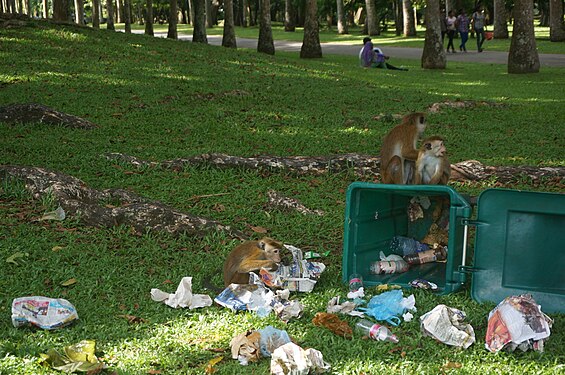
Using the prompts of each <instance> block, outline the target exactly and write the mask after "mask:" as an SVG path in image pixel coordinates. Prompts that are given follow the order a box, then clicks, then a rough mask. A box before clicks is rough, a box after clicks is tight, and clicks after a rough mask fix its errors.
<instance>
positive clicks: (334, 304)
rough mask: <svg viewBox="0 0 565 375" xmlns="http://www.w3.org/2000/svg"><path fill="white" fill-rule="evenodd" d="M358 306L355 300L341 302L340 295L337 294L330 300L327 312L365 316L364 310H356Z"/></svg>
mask: <svg viewBox="0 0 565 375" xmlns="http://www.w3.org/2000/svg"><path fill="white" fill-rule="evenodd" d="M356 307H357V304H356V303H355V302H352V301H345V302H342V303H340V298H339V296H335V297H334V298H332V299H331V300H329V302H328V305H327V307H326V312H328V313H330V314H336V313H341V314H347V315H351V316H358V317H363V316H365V314H364V313H363V312H361V311H357V310H355V308H356Z"/></svg>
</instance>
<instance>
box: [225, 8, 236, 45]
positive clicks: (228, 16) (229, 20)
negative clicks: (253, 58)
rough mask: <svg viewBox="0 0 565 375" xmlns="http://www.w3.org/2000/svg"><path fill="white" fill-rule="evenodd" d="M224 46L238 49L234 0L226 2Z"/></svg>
mask: <svg viewBox="0 0 565 375" xmlns="http://www.w3.org/2000/svg"><path fill="white" fill-rule="evenodd" d="M222 46H224V47H228V48H237V40H236V38H235V25H234V20H233V1H232V0H224V36H223V38H222Z"/></svg>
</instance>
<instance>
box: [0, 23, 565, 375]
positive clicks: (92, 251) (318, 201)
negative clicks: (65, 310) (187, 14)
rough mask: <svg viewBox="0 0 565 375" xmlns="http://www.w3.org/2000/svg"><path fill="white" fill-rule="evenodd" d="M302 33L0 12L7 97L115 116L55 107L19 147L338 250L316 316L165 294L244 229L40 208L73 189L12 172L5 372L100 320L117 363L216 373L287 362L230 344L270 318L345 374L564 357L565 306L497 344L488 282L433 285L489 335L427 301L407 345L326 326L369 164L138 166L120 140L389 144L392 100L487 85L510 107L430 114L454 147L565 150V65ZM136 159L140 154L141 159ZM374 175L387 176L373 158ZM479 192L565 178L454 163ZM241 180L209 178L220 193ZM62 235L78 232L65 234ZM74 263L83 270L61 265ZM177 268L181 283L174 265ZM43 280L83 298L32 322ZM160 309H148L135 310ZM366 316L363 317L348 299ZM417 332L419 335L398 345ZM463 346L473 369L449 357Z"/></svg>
mask: <svg viewBox="0 0 565 375" xmlns="http://www.w3.org/2000/svg"><path fill="white" fill-rule="evenodd" d="M297 55H298V54H297V53H284V52H277V55H276V56H274V57H273V56H266V55H263V54H257V53H255V52H253V51H243V50H237V51H233V50H228V49H224V48H221V47H215V46H208V45H198V44H191V43H180V42H177V41H172V40H162V39H159V38H150V37H146V36H143V35H125V34H122V33H113V32H109V31H105V30H103V31H94V30H89V29H83V28H81V29H78V28H72V27H56V28H50V27H44V25H43V24H41V23H36V24H35V27H25V28H13V29H1V30H0V60H1V61H2V64H0V105H6V104H9V103H17V102H39V103H42V104H45V105H49V106H51V107H54V108H55V109H57V110H60V111H63V112H67V113H71V114H74V115H77V116H80V117H84V118H87V119H89V120H90V121H93V122H95V123H97V124H99V126H100V127H99V128H98V129H96V130H93V131H84V130H71V129H66V128H61V127H49V126H45V125H40V124H26V125H16V126H7V125H5V124H1V125H0V163H1V164H19V165H34V166H39V167H48V168H53V169H56V170H59V171H62V172H65V173H68V174H71V175H73V176H76V177H78V178H80V179H83V180H84V181H85V182H86V183H87V184H88V185H89V186H92V187H94V188H98V189H106V188H124V189H130V190H132V191H134V192H136V193H138V194H140V195H142V196H145V197H148V198H150V199H158V200H161V201H163V202H165V203H167V204H169V205H171V206H172V207H174V208H175V209H178V210H180V211H186V212H190V213H192V214H195V215H201V216H206V217H211V218H213V219H216V220H219V221H221V222H223V223H226V224H230V225H233V226H234V227H235V228H237V229H239V230H243V231H245V232H247V233H249V234H253V233H252V231H251V229H250V227H251V226H261V227H264V228H267V229H268V230H269V235H271V236H273V237H275V238H278V239H280V240H282V241H284V242H286V243H291V244H294V245H296V246H299V247H301V248H302V249H304V250H316V251H323V250H330V251H331V255H330V256H329V257H328V258H326V259H325V260H324V262H325V263H326V264H327V266H328V269H327V271H326V273H324V274H323V276H322V278H321V280H320V282H319V283H318V284H317V286H316V289H315V291H314V292H313V293H312V294H309V295H299V296H296V298H299V299H300V300H301V301H302V302H303V303H304V305H305V312H304V316H303V317H302V318H301V319H299V320H294V321H291V322H290V323H289V324H287V325H285V324H283V323H282V322H281V321H278V320H277V319H275V318H274V317H269V318H267V319H266V320H261V319H259V318H257V317H255V316H254V315H252V314H247V313H239V314H233V313H231V312H230V311H227V310H225V309H222V308H219V307H217V306H214V307H210V308H206V309H202V310H193V311H190V310H174V309H171V308H168V307H167V306H165V305H162V304H159V303H156V302H153V301H151V300H150V298H149V291H150V290H151V288H160V289H163V290H166V291H170V292H172V291H174V289H175V288H176V285H177V283H178V282H179V281H180V278H181V277H183V276H193V277H194V280H193V282H194V291H195V292H196V293H202V292H203V289H202V278H203V277H204V276H205V275H213V278H212V280H213V282H215V283H216V284H220V283H221V276H220V275H219V270H220V269H221V266H222V257H223V256H225V255H226V254H227V253H228V252H229V251H230V250H231V249H232V248H233V246H234V244H235V243H237V241H235V240H232V239H230V238H227V237H225V236H224V235H222V234H221V233H214V234H210V235H208V236H206V237H204V238H197V237H193V236H180V237H177V238H173V237H170V236H167V235H163V234H155V233H145V234H137V233H134V232H133V231H131V230H130V228H125V227H119V228H111V229H102V228H98V229H97V228H89V227H84V226H82V225H80V223H79V222H78V221H77V220H76V219H75V218H70V219H68V220H65V221H64V222H62V223H59V224H58V223H52V222H36V221H33V220H34V219H37V218H38V217H40V216H41V215H42V214H43V213H44V212H45V211H48V210H52V209H53V208H55V207H54V202H51V201H49V200H48V199H44V200H33V199H32V198H31V197H30V196H29V194H27V193H26V191H25V190H24V186H23V185H22V183H21V182H18V181H5V182H3V183H2V185H0V224H1V225H0V240H1V241H0V260H1V259H4V260H5V259H7V258H8V257H10V256H11V255H12V254H14V253H16V252H18V251H21V252H24V253H28V254H29V255H28V256H27V257H25V258H23V259H22V260H20V262H19V265H17V266H16V265H11V264H10V265H9V264H6V265H4V266H2V267H0V315H2V316H3V319H1V320H0V332H1V333H2V334H1V335H0V374H50V373H53V371H51V370H50V369H48V368H45V367H42V366H41V365H40V364H39V355H40V353H45V352H47V350H48V349H49V348H57V349H62V347H63V346H66V345H70V344H73V343H76V342H78V341H80V340H83V339H93V340H96V342H97V354H98V355H99V356H100V357H102V359H103V360H104V361H105V362H106V363H107V364H108V365H109V370H108V371H107V373H109V374H110V373H112V372H113V371H116V372H117V373H119V374H145V373H148V372H149V371H150V370H160V371H161V373H163V374H201V373H203V372H204V369H205V366H206V364H207V362H208V361H209V360H210V359H212V358H214V357H216V356H218V355H219V354H218V353H216V352H215V351H212V350H210V349H225V350H226V352H224V353H221V354H220V355H224V357H225V358H224V360H223V361H222V362H220V363H219V364H218V365H217V366H216V367H217V369H218V372H217V373H219V374H237V373H257V374H263V373H267V372H268V366H269V361H268V360H265V359H264V360H262V361H261V362H259V363H258V364H253V365H251V366H249V367H248V368H242V367H240V365H239V364H238V362H237V361H235V360H232V359H230V358H229V357H230V353H229V342H230V340H231V338H232V337H233V336H234V335H236V334H238V333H240V332H243V331H245V330H247V329H250V328H263V327H265V326H266V325H268V324H271V325H274V326H276V327H278V328H281V329H285V330H287V331H288V332H289V334H290V335H291V336H292V337H293V338H294V339H295V340H296V341H297V342H298V343H299V344H300V345H302V346H303V347H305V348H306V347H313V348H316V349H318V350H320V351H321V352H322V353H323V354H324V358H325V359H326V360H327V361H328V362H330V363H331V365H332V368H333V370H334V372H335V373H339V374H361V373H366V374H375V373H387V374H388V373H393V374H432V373H433V374H437V373H444V372H445V373H463V374H476V373H484V374H500V373H505V374H506V373H536V374H538V373H539V374H558V373H563V371H564V370H565V369H564V368H563V363H564V362H565V350H564V349H563V348H564V347H565V345H564V344H565V342H564V341H565V335H564V334H563V329H564V327H565V319H564V316H563V315H559V314H552V315H551V316H552V317H553V318H554V319H555V324H554V327H553V332H552V336H551V338H550V339H549V341H548V342H547V344H546V347H545V353H543V354H539V353H533V352H528V353H513V354H508V353H499V354H497V355H493V354H490V353H488V352H487V351H486V350H485V349H484V336H485V331H486V318H487V314H488V312H489V311H490V309H491V308H492V307H493V305H494V304H492V303H487V304H478V303H476V302H474V301H472V300H471V298H470V296H469V290H468V285H466V286H465V288H463V290H462V291H461V292H458V293H456V294H453V295H449V296H443V297H442V296H435V295H430V294H429V293H426V292H423V291H414V292H413V291H410V292H411V293H412V292H413V293H414V294H415V295H416V301H417V307H418V313H417V314H416V317H418V316H419V315H420V314H422V313H424V312H427V311H429V310H431V309H432V308H433V307H434V306H436V305H437V304H439V303H444V304H447V305H449V306H453V307H457V308H460V309H462V310H464V311H465V312H466V313H467V315H468V320H469V322H470V323H471V324H472V325H473V326H474V327H475V330H476V335H477V342H476V343H475V344H474V345H473V346H471V347H470V348H469V349H468V350H465V351H462V350H457V349H454V348H450V347H447V346H444V345H442V344H439V343H436V342H434V340H432V339H430V338H423V337H422V336H421V334H420V333H419V327H418V323H417V319H416V320H414V321H413V322H410V323H403V324H402V325H401V326H400V327H399V328H396V329H394V331H395V333H396V334H397V335H398V336H399V338H400V340H401V341H400V344H399V345H398V346H395V345H393V344H387V343H376V342H368V341H363V340H360V339H359V337H358V336H356V338H355V339H354V340H353V341H348V340H344V339H341V338H339V337H336V336H334V335H333V334H331V333H330V332H328V331H326V330H324V329H322V328H319V327H315V326H313V325H312V324H311V320H312V318H313V316H314V315H315V313H316V312H318V311H322V310H324V309H325V306H326V303H327V301H328V300H329V299H330V298H331V297H333V296H334V295H337V294H341V295H345V291H346V290H345V287H344V286H343V285H342V284H341V281H340V280H341V276H340V275H341V248H342V236H343V214H344V210H345V190H346V189H347V186H348V185H349V184H350V183H351V182H353V181H355V180H356V179H357V178H356V177H355V176H353V175H352V174H351V173H348V172H344V173H339V174H331V175H327V176H317V177H313V176H305V177H293V176H291V175H286V174H277V173H265V172H256V171H244V170H237V169H232V170H218V169H214V168H208V167H191V168H186V169H185V170H183V171H176V172H173V171H167V170H162V169H150V168H149V169H144V170H141V171H137V170H134V169H132V168H130V167H128V166H125V165H123V164H116V163H111V162H108V161H107V160H105V159H104V158H102V157H101V154H103V153H105V152H122V153H126V154H131V155H135V156H138V157H140V158H143V159H148V160H155V161H159V160H165V159H172V158H179V157H186V156H191V155H197V154H201V153H205V152H222V153H227V154H233V155H241V156H252V155H260V154H272V155H283V156H284V155H329V154H334V153H353V152H358V153H368V154H377V153H378V150H379V147H380V140H381V139H382V137H383V135H384V134H385V133H386V132H387V131H388V129H390V127H391V126H393V125H394V122H393V121H377V120H375V119H374V116H376V115H378V114H381V113H382V114H404V113H406V112H409V111H420V110H425V109H426V108H427V107H428V106H430V105H431V104H433V103H435V102H439V101H443V100H447V99H451V100H456V99H463V100H484V101H488V102H496V103H503V104H504V106H503V107H490V106H481V107H477V108H475V109H467V110H457V109H446V110H445V111H443V112H441V113H438V114H431V115H430V116H429V123H430V128H429V132H428V134H441V135H443V136H444V137H445V138H446V140H447V147H448V151H449V154H450V158H451V160H452V162H459V161H462V160H467V159H476V160H479V161H481V162H483V163H485V164H489V165H495V166H496V165H538V166H561V167H563V166H565V157H564V153H563V150H564V149H565V148H564V146H565V143H564V140H563V134H564V130H565V127H564V125H563V124H564V123H565V113H564V112H563V108H564V104H565V103H564V102H565V98H564V97H563V93H562V88H563V87H564V85H565V72H564V71H563V69H557V68H543V69H542V71H541V72H540V73H539V74H531V75H508V74H507V73H506V67H505V66H502V65H488V64H464V63H450V64H449V66H448V69H446V70H444V71H426V70H421V69H420V68H419V61H411V60H404V61H403V60H399V61H398V64H399V65H400V64H402V65H406V66H408V67H409V68H410V71H408V72H393V71H382V70H364V69H359V68H358V67H357V61H356V58H355V56H326V57H324V58H323V59H319V60H302V59H299V58H298V56H297ZM132 172H135V173H132ZM365 180H368V181H370V180H371V179H370V178H365ZM451 185H452V186H453V187H455V188H456V189H457V190H458V191H460V192H462V193H470V194H477V193H479V192H480V191H481V190H483V189H485V188H489V187H501V186H503V187H508V188H514V189H526V190H533V191H540V192H542V191H553V192H562V191H563V184H562V182H559V181H557V182H556V181H544V182H543V183H541V184H538V183H533V182H532V181H531V180H530V179H528V178H523V179H521V180H519V181H518V182H516V183H513V184H511V185H501V184H500V183H498V182H497V181H485V182H477V183H452V184H451ZM269 189H275V190H278V191H280V192H282V193H283V194H286V195H289V196H293V197H296V198H298V199H300V200H301V201H302V202H303V203H304V204H305V205H306V206H308V207H310V208H319V209H323V210H324V211H326V212H327V214H326V215H325V216H322V217H318V216H302V215H300V214H298V213H292V212H291V213H286V212H281V211H278V210H271V209H268V208H267V207H266V194H267V191H268V190H269ZM216 193H227V194H225V195H218V196H211V197H208V198H196V199H194V197H197V196H201V195H205V194H216ZM55 246H60V247H62V249H60V250H57V251H54V250H53V248H54V247H55ZM71 277H74V278H76V279H77V280H78V281H77V283H76V284H74V285H73V286H70V287H63V286H61V283H63V282H64V281H66V280H68V279H69V278H71ZM168 280H170V283H169V282H168ZM25 295H44V296H49V297H61V298H66V299H68V300H69V301H71V302H72V303H73V304H74V305H75V306H76V307H77V309H78V313H79V317H80V320H79V321H78V322H77V323H76V324H75V325H73V326H70V327H67V328H64V329H61V330H58V331H53V332H46V331H39V330H33V329H28V328H18V329H16V328H13V327H12V325H11V323H10V319H9V316H10V306H11V301H12V300H13V299H14V298H16V297H21V296H25ZM124 314H131V315H135V316H139V317H141V318H144V319H146V320H147V322H145V323H140V324H129V323H128V322H127V321H126V320H125V319H123V318H121V317H120V315H124ZM346 319H347V320H348V321H349V322H350V323H354V322H355V319H353V318H346ZM397 347H400V348H401V350H393V349H395V348H397ZM448 362H456V363H459V364H461V366H462V367H461V368H460V369H449V368H446V367H444V365H446V363H448Z"/></svg>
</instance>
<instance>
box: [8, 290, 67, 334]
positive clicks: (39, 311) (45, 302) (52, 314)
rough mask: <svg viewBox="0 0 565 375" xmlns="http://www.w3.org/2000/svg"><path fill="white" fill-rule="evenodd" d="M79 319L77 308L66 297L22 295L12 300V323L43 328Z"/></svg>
mask: <svg viewBox="0 0 565 375" xmlns="http://www.w3.org/2000/svg"><path fill="white" fill-rule="evenodd" d="M76 319H78V314H77V311H76V308H75V307H74V306H73V305H72V304H71V303H70V302H69V301H67V300H66V299H62V298H48V297H40V296H33V297H21V298H15V299H14V301H13V302H12V324H13V325H14V327H21V326H24V325H31V326H36V327H39V328H42V329H56V328H61V327H64V326H67V325H69V324H71V323H72V322H73V321H75V320H76Z"/></svg>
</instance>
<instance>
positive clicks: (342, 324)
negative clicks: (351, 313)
mask: <svg viewBox="0 0 565 375" xmlns="http://www.w3.org/2000/svg"><path fill="white" fill-rule="evenodd" d="M312 323H313V324H314V325H315V326H318V327H326V328H327V329H329V330H330V331H332V332H333V333H335V334H336V335H338V336H341V337H344V338H346V339H351V338H353V330H352V329H351V327H350V326H349V324H348V323H347V322H346V321H343V320H341V319H339V317H338V316H337V315H336V314H329V313H324V312H319V313H316V315H315V316H314V319H312Z"/></svg>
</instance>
